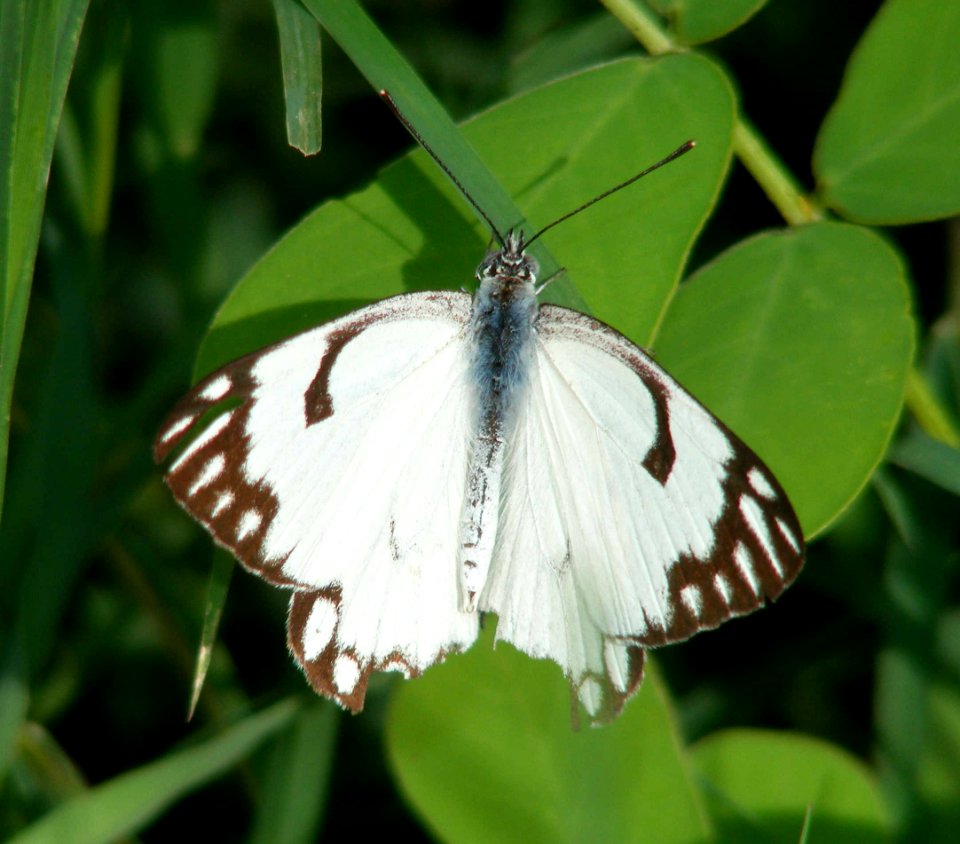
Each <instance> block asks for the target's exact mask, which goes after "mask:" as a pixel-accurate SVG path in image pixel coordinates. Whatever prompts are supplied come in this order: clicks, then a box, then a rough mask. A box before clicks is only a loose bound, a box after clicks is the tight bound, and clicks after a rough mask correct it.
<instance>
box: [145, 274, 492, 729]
mask: <svg viewBox="0 0 960 844" xmlns="http://www.w3.org/2000/svg"><path fill="white" fill-rule="evenodd" d="M469 313H470V300H469V297H468V296H466V295H465V294H462V293H415V294H408V295H404V296H397V297H394V298H392V299H387V300H384V301H382V302H378V303H376V304H374V305H371V306H369V307H367V308H363V309H361V310H359V311H355V312H354V313H351V314H348V315H347V316H345V317H342V318H341V319H338V320H335V321H333V322H331V323H327V324H325V325H323V326H320V327H319V328H315V329H312V330H310V331H307V332H304V333H303V334H299V335H297V336H295V337H292V338H290V339H289V340H286V341H284V342H282V343H279V344H277V345H275V346H271V347H269V348H267V349H264V350H262V351H260V352H256V353H254V354H252V355H249V356H247V357H245V358H241V359H240V360H237V361H235V362H233V363H231V364H229V365H227V366H225V367H224V368H223V369H221V370H219V371H217V372H215V373H213V374H212V375H210V376H208V377H207V378H205V379H204V380H202V381H201V382H200V383H198V384H197V385H196V386H195V387H194V388H193V389H192V390H191V391H190V392H189V393H188V394H187V395H186V396H185V397H184V398H183V399H182V400H181V401H180V402H179V404H178V405H177V406H176V407H175V408H174V409H173V411H172V412H171V414H170V415H169V417H168V418H167V420H166V422H165V423H164V425H163V427H162V429H161V431H160V434H159V435H158V437H157V440H156V442H155V445H154V452H155V456H156V459H157V460H158V461H159V460H163V459H164V458H165V457H167V455H168V454H170V453H171V451H172V450H173V449H174V448H176V447H178V446H180V445H181V444H182V443H184V442H185V441H186V440H187V438H188V437H189V436H190V435H191V434H194V433H196V431H197V429H200V428H202V430H201V432H200V433H199V435H198V436H196V438H195V439H193V440H192V441H191V442H189V444H187V445H186V447H185V448H184V449H183V451H182V452H181V453H180V454H179V456H178V457H177V458H176V459H175V461H174V462H173V463H172V464H171V466H170V469H169V471H168V473H167V476H166V481H167V484H168V486H169V487H170V489H171V490H172V491H173V494H174V495H175V497H176V498H177V500H178V501H179V502H180V503H181V504H182V505H183V507H184V508H185V509H186V510H187V511H188V512H189V513H190V514H191V515H192V516H194V518H196V519H197V520H198V521H199V522H200V523H201V524H203V525H204V526H205V527H206V528H207V530H208V531H210V533H211V534H212V535H213V537H214V538H215V539H216V541H217V542H218V543H219V544H221V545H223V546H224V547H226V548H228V549H229V550H230V551H232V552H233V553H234V554H235V555H236V557H237V559H238V560H240V562H241V563H243V565H244V566H246V567H247V568H249V569H251V570H253V571H255V572H256V573H257V574H259V575H261V576H262V577H264V578H265V579H267V580H269V581H271V582H273V583H275V584H278V585H280V586H285V587H289V588H291V589H293V590H294V593H293V596H292V599H291V604H290V615H289V620H288V637H289V644H290V648H291V650H292V651H293V653H294V655H295V656H296V658H297V660H298V661H299V662H300V664H301V666H302V667H303V669H304V671H305V673H306V674H307V677H308V678H309V680H310V682H311V683H312V685H313V686H314V688H316V689H317V691H318V692H320V693H321V694H324V695H326V696H328V697H330V698H332V699H334V700H336V701H337V702H338V703H340V704H341V705H343V706H346V707H348V708H350V709H352V710H354V711H358V710H359V709H360V708H362V706H363V699H364V694H365V691H366V686H367V681H368V679H369V676H370V674H371V673H372V672H373V671H380V670H398V671H402V672H403V673H404V674H405V675H407V676H412V675H416V674H419V673H420V672H422V671H423V670H424V669H426V668H427V667H428V666H429V665H431V664H432V663H434V662H436V661H437V660H439V659H442V658H443V656H444V654H446V653H447V652H450V651H454V650H460V649H462V648H465V647H467V646H469V645H470V644H471V643H472V642H473V640H474V638H475V637H476V634H477V627H478V622H477V615H476V613H463V612H460V611H459V609H458V607H459V601H458V592H457V589H458V586H457V579H456V576H457V572H456V566H455V564H454V561H455V560H456V553H457V547H458V535H457V526H458V519H459V513H460V507H461V502H462V498H463V490H464V484H465V471H466V463H467V445H468V436H469V435H468V420H467V412H468V388H467V381H466V379H467V365H468V364H467V361H468V354H467V352H466V347H465V343H466V326H467V322H468V320H469ZM225 404H226V406H227V407H228V408H229V409H226V410H225V411H224V412H222V413H221V414H220V415H219V416H216V417H215V418H214V419H213V420H212V421H210V422H209V424H206V426H205V427H204V422H205V421H206V419H207V418H209V413H208V411H211V410H212V409H214V408H220V407H221V406H222V405H225ZM230 404H233V405H234V406H232V407H229V405H230Z"/></svg>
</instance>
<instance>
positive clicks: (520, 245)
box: [477, 229, 540, 285]
mask: <svg viewBox="0 0 960 844" xmlns="http://www.w3.org/2000/svg"><path fill="white" fill-rule="evenodd" d="M525 248H526V241H525V239H524V236H523V231H522V230H519V229H518V230H514V229H510V231H508V232H507V235H506V237H504V239H503V246H502V247H500V249H497V250H496V251H495V252H491V253H490V254H489V255H487V257H486V258H484V259H483V262H482V263H481V264H480V266H479V267H477V280H478V281H480V282H481V283H482V282H484V281H497V282H499V283H501V284H511V285H516V284H533V283H534V282H536V280H537V273H538V272H540V265H539V264H538V263H537V260H536V258H533V257H531V256H530V255H527V254H526V252H525V251H524V249H525Z"/></svg>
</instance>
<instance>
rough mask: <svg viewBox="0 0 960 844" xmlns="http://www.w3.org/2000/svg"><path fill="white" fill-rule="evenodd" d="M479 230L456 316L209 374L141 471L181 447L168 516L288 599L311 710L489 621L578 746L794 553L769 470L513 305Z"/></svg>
mask: <svg viewBox="0 0 960 844" xmlns="http://www.w3.org/2000/svg"><path fill="white" fill-rule="evenodd" d="M408 128H409V126H408ZM418 139H419V138H418ZM688 146H692V143H691V144H689V145H685V147H688ZM681 150H682V152H685V151H686V149H684V148H681ZM681 150H678V151H677V152H676V153H674V154H673V155H672V156H668V158H667V159H665V160H664V162H660V163H659V164H657V165H654V167H653V168H648V170H646V171H644V173H642V174H640V175H644V174H646V173H647V172H649V171H650V170H652V169H655V168H656V167H658V166H660V165H661V164H663V163H665V161H667V160H671V159H672V158H673V157H676V156H677V155H679V154H682V153H681ZM427 151H428V152H431V154H432V151H431V150H430V149H429V148H427ZM441 166H443V165H442V163H441ZM444 169H446V168H445V167H444ZM448 172H449V171H448ZM636 178H639V176H637V177H635V178H634V179H632V180H630V181H631V182H632V181H634V180H635V179H636ZM628 183H629V182H627V183H624V185H626V184H628ZM619 187H622V186H618V188H615V189H614V190H616V189H619ZM610 192H612V191H608V192H607V193H610ZM606 195H607V194H603V195H601V197H597V199H600V198H602V197H603V196H606ZM467 198H468V199H470V201H471V202H472V201H473V200H472V199H471V198H470V197H469V196H468V197H467ZM593 201H596V200H592V201H591V203H587V204H588V205H589V204H592V202H593ZM583 207H585V206H583ZM578 210H580V209H578ZM481 213H482V211H481ZM572 213H575V212H572ZM484 216H485V215H484ZM566 216H570V215H566ZM566 216H565V217H562V218H560V220H563V219H566ZM560 220H558V221H555V222H559V221H560ZM488 222H489V220H488ZM490 225H491V228H492V229H493V231H494V234H495V236H496V237H497V239H498V242H499V248H497V249H496V250H495V251H493V252H492V253H490V254H488V255H487V256H486V257H485V258H484V260H483V261H482V263H481V264H480V266H479V268H478V270H477V273H476V276H477V281H478V287H477V290H476V292H475V294H474V295H473V296H472V297H471V296H470V295H469V294H467V293H465V292H462V291H447V292H442V291H441V292H437V291H434V292H419V293H406V294H402V295H399V296H394V297H391V298H388V299H384V300H382V301H379V302H375V303H373V304H371V305H368V306H367V307H364V308H361V309H359V310H357V311H354V312H352V313H348V314H346V315H345V316H342V317H340V318H339V319H335V320H333V321H332V322H328V323H326V324H324V325H321V326H319V327H316V328H313V329H311V330H308V331H305V332H303V333H301V334H297V335H295V336H293V337H290V338H289V339H286V340H283V341H282V342H279V343H277V344H275V345H272V346H269V347H267V348H265V349H261V350H260V351H256V352H254V353H252V354H249V355H247V356H246V357H242V358H240V359H239V360H236V361H234V362H233V363H230V364H227V365H226V366H224V367H223V368H221V369H219V370H217V371H216V372H214V373H212V374H210V375H208V376H207V377H206V378H204V379H203V380H201V381H200V382H199V383H198V384H196V386H194V387H193V389H192V390H190V391H189V392H188V393H187V394H186V395H185V396H184V397H183V398H182V399H181V400H180V402H179V403H177V404H176V406H175V407H174V408H173V409H172V411H171V412H170V414H169V415H168V417H167V418H166V420H165V421H164V423H163V425H162V427H161V429H160V432H159V434H158V435H157V438H156V441H155V443H154V455H155V458H156V460H157V461H158V462H159V461H164V460H165V459H167V457H168V456H169V455H171V453H172V452H173V451H174V450H175V449H178V448H180V447H181V446H184V444H185V447H183V448H182V450H181V451H180V453H179V454H178V456H176V458H175V459H174V460H173V462H172V463H171V465H170V466H169V469H168V471H167V474H166V482H167V484H168V486H169V487H170V489H171V490H172V492H173V495H174V496H175V498H176V499H177V501H178V502H179V503H180V504H181V505H182V506H183V507H184V508H185V509H186V510H187V512H188V513H190V515H192V516H193V517H194V518H195V519H196V520H197V521H198V522H200V524H202V525H203V526H204V527H205V528H206V529H207V530H208V531H209V532H210V534H211V535H212V536H213V538H214V540H215V541H216V542H217V543H218V544H219V545H221V546H223V547H224V548H227V549H228V550H229V551H231V552H232V553H233V554H234V555H235V556H236V558H237V559H238V560H239V561H240V562H241V563H242V564H243V565H244V566H245V567H246V568H247V569H249V570H251V571H253V572H255V573H256V574H258V575H260V576H261V577H262V578H264V579H265V580H267V581H269V582H271V583H273V584H275V585H277V586H280V587H282V588H285V589H288V590H289V591H290V607H289V615H288V621H287V630H288V644H289V648H290V651H291V652H292V654H293V656H294V658H295V659H296V661H297V662H298V663H299V665H300V667H301V668H302V669H303V671H304V673H305V675H306V677H307V679H308V680H309V682H310V684H311V685H312V686H313V688H314V689H315V690H316V691H317V692H319V693H320V694H321V695H324V696H326V697H328V698H330V699H331V700H333V701H335V702H336V703H338V704H339V705H341V706H342V707H344V708H346V709H349V710H351V711H353V712H358V711H359V710H360V709H362V707H363V704H364V697H365V694H366V690H367V685H368V682H369V680H370V677H371V675H372V674H373V673H374V672H380V671H398V672H400V673H402V674H403V675H404V676H405V677H407V678H413V677H418V676H419V675H421V674H422V673H423V672H424V671H425V670H426V669H427V668H429V667H430V666H431V665H433V664H435V663H437V662H439V661H441V660H443V659H444V658H445V657H446V656H447V655H449V654H451V653H454V652H458V651H462V650H464V649H466V648H468V647H470V645H471V644H472V643H473V642H474V640H475V639H476V637H477V635H478V630H479V627H480V623H481V620H482V617H483V616H484V614H486V613H494V614H496V616H497V638H498V639H501V640H505V641H508V642H510V643H512V644H513V645H514V646H516V647H517V648H519V649H520V650H522V651H524V652H526V653H527V654H529V655H531V656H533V657H537V658H548V659H552V660H554V661H555V662H557V663H558V664H559V665H560V666H561V668H562V669H563V671H564V674H565V675H566V677H567V678H568V680H569V682H570V686H571V690H572V694H573V695H574V696H575V699H576V700H577V701H579V702H580V704H582V705H583V707H584V708H585V710H586V712H587V714H588V716H589V718H590V720H591V721H592V722H594V723H602V722H606V721H610V720H612V719H613V718H615V717H616V716H617V715H618V714H619V713H620V712H621V710H622V709H623V707H624V705H625V703H626V701H627V700H628V699H629V698H630V697H631V696H632V695H633V694H634V693H635V692H636V691H637V689H638V687H639V685H640V683H641V680H642V677H643V664H644V656H645V653H646V651H647V649H649V648H653V647H657V646H660V645H665V644H667V643H671V642H676V641H680V640H683V639H686V638H688V637H690V636H692V635H693V634H694V633H696V632H698V631H700V630H704V629H709V628H713V627H716V626H717V625H719V624H720V623H721V622H723V621H725V620H726V619H728V618H731V617H733V616H738V615H742V614H744V613H748V612H751V611H753V610H755V609H757V608H758V607H760V606H762V605H763V604H764V602H765V601H766V600H767V599H774V598H776V597H778V596H779V595H780V593H781V592H782V591H783V590H784V588H786V586H787V585H789V584H790V583H791V582H792V581H793V579H794V578H795V577H796V575H797V573H798V572H799V570H800V568H801V566H802V564H803V557H804V540H803V534H802V532H801V529H800V525H799V523H798V521H797V518H796V516H795V514H794V512H793V509H792V508H791V505H790V503H789V501H788V499H787V496H786V495H785V493H784V491H783V489H782V488H781V486H780V484H779V483H778V482H777V480H776V478H775V477H774V476H773V474H772V473H771V472H770V470H769V469H767V467H766V466H765V465H764V464H763V462H762V461H761V460H760V459H759V458H758V457H757V456H756V455H755V454H754V453H753V451H751V450H750V448H748V447H747V446H746V445H745V444H744V443H743V442H742V441H741V440H740V439H738V438H737V437H736V435H734V434H733V433H732V432H731V431H730V430H729V429H728V428H727V427H726V426H725V425H724V424H723V423H722V422H720V421H719V420H718V419H717V418H716V417H714V416H713V415H712V414H711V413H710V412H709V411H708V410H707V409H705V408H704V407H703V406H702V405H701V404H700V403H699V402H698V401H697V400H696V399H694V398H693V397H692V396H691V395H690V394H689V393H688V392H686V391H685V390H684V389H683V387H681V386H680V385H679V384H678V383H677V382H676V381H675V380H674V379H673V378H672V377H671V376H670V375H668V374H667V373H666V372H665V371H664V370H663V369H662V368H661V367H660V366H658V365H657V364H656V363H655V362H654V360H653V359H652V358H651V357H650V356H649V355H648V354H647V353H646V352H644V351H643V350H642V349H640V348H639V347H638V346H636V345H635V344H634V343H632V342H631V341H630V340H628V339H627V338H626V337H624V336H623V335H622V334H620V333H619V332H617V331H616V330H615V329H614V328H611V327H610V326H609V325H606V324H604V323H602V322H599V321H598V320H596V319H593V318H592V317H590V316H588V315H586V314H583V313H580V312H577V311H574V310H570V309H567V308H564V307H560V306H557V305H550V304H543V305H540V304H538V301H537V293H538V292H539V291H538V287H537V283H538V282H537V275H538V271H539V268H538V264H537V262H536V260H535V259H534V258H533V257H532V256H531V255H529V254H527V248H528V247H529V245H530V244H531V243H532V242H533V240H535V239H536V238H537V237H539V235H540V234H542V232H543V231H545V229H543V230H541V231H540V232H539V233H538V234H537V235H535V236H534V237H532V238H529V239H525V237H524V235H523V232H522V231H512V230H511V231H509V232H508V233H507V234H506V235H504V236H500V235H499V234H498V233H497V232H496V228H495V227H493V224H492V223H490ZM552 225H554V224H551V226H552ZM548 228H549V227H548ZM221 408H225V409H223V410H222V412H221V413H220V414H219V415H216V416H215V417H214V418H213V419H212V421H208V420H210V417H211V411H213V410H214V409H221ZM198 431H199V433H197V432H198ZM193 435H196V436H194V438H193V439H192V440H190V439H189V438H190V437H191V436H193ZM188 440H189V441H188Z"/></svg>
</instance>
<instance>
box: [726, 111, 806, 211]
mask: <svg viewBox="0 0 960 844" xmlns="http://www.w3.org/2000/svg"><path fill="white" fill-rule="evenodd" d="M733 151H734V153H735V154H736V156H737V158H739V159H740V162H741V163H742V164H743V166H744V167H746V168H747V170H749V171H750V175H751V176H753V178H754V180H755V181H756V182H757V184H758V185H760V187H761V188H763V192H764V193H765V194H766V195H767V199H769V200H770V201H771V202H772V203H773V204H774V205H775V206H776V208H777V210H778V211H779V212H780V216H782V217H783V219H784V220H786V221H787V223H789V224H790V225H791V226H802V225H803V224H805V223H813V222H816V221H817V220H821V219H823V211H822V210H821V209H820V208H819V207H818V206H817V204H816V203H815V202H814V201H813V200H812V199H811V198H810V197H809V196H808V195H807V194H805V193H804V191H803V189H802V188H801V186H800V183H799V182H798V181H796V179H794V177H793V174H792V173H791V172H790V171H789V170H788V169H787V168H786V167H785V166H784V165H783V162H782V161H780V159H779V158H777V156H776V155H774V153H773V150H771V149H770V147H769V146H768V144H767V142H766V141H765V140H764V139H763V137H762V136H761V135H760V133H759V132H757V130H756V129H755V128H754V127H753V125H752V124H751V123H750V121H748V120H747V119H746V118H745V117H743V116H740V117H738V118H737V121H736V123H734V126H733Z"/></svg>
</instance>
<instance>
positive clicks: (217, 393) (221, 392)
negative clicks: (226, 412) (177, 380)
mask: <svg viewBox="0 0 960 844" xmlns="http://www.w3.org/2000/svg"><path fill="white" fill-rule="evenodd" d="M231 386H233V385H232V384H231V382H230V378H229V376H227V375H221V376H220V377H218V378H214V379H213V380H212V381H211V382H210V383H209V384H207V386H206V387H204V388H203V389H202V390H201V391H200V398H202V399H203V400H204V401H209V402H214V401H219V400H220V399H222V398H223V397H224V396H225V395H226V394H227V393H229V392H230V387H231Z"/></svg>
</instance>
